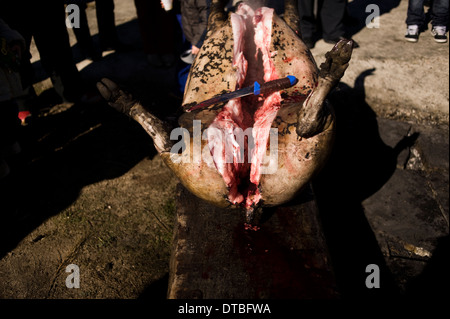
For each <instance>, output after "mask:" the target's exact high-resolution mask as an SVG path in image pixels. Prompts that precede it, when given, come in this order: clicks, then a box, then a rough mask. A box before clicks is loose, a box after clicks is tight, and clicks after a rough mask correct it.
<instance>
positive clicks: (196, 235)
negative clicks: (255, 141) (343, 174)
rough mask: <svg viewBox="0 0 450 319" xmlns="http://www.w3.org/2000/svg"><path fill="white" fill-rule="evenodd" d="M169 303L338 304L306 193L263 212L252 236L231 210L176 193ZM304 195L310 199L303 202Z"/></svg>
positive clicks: (181, 190)
mask: <svg viewBox="0 0 450 319" xmlns="http://www.w3.org/2000/svg"><path fill="white" fill-rule="evenodd" d="M177 191H178V196H177V212H176V221H175V227H174V242H173V250H172V256H171V262H170V276H169V288H168V298H170V299H202V298H204V299H229V298H233V299H235V298H243V299H260V298H262V299H265V298H302V299H303V298H306V299H314V298H321V299H323V298H336V297H337V296H338V294H337V289H336V285H335V280H334V276H333V272H332V269H331V266H330V261H329V254H328V250H327V247H326V243H325V239H324V236H323V232H322V227H321V225H320V222H319V220H318V216H317V215H318V213H317V208H316V205H315V201H314V198H313V196H312V195H311V194H312V193H311V192H310V191H309V192H308V191H307V192H304V194H306V196H302V198H299V199H298V200H297V201H296V202H295V203H290V204H289V205H284V206H279V207H276V208H270V209H265V210H264V212H263V214H262V216H261V222H260V225H259V226H260V229H259V230H257V231H253V230H245V228H244V217H243V214H240V213H239V211H237V210H232V209H220V208H217V207H214V206H211V205H210V204H208V203H206V202H204V201H202V200H200V199H198V198H197V197H195V196H193V195H192V194H190V193H189V192H188V191H187V190H186V189H185V188H184V187H183V186H181V185H180V186H179V187H178V188H177ZM308 195H309V196H308Z"/></svg>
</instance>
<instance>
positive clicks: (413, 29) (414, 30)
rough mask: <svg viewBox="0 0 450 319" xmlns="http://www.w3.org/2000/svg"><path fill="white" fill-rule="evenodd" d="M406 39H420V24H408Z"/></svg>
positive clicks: (409, 40)
mask: <svg viewBox="0 0 450 319" xmlns="http://www.w3.org/2000/svg"><path fill="white" fill-rule="evenodd" d="M405 40H406V41H408V42H417V41H419V26H418V25H415V24H413V25H408V28H407V29H406V34H405Z"/></svg>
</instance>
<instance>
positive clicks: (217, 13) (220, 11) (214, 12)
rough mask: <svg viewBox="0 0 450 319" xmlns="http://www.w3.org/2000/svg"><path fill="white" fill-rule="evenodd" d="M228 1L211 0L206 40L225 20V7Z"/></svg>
mask: <svg viewBox="0 0 450 319" xmlns="http://www.w3.org/2000/svg"><path fill="white" fill-rule="evenodd" d="M227 3H228V0H212V1H211V6H210V10H209V17H208V27H207V33H206V38H208V37H209V36H210V35H211V34H212V33H213V32H214V30H216V28H219V27H220V26H221V24H222V23H224V22H225V21H226V20H227V13H226V12H225V6H226V5H227Z"/></svg>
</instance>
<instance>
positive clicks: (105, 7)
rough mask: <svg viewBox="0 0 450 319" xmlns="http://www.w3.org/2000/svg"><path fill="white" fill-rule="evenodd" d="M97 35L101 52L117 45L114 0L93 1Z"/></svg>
mask: <svg viewBox="0 0 450 319" xmlns="http://www.w3.org/2000/svg"><path fill="white" fill-rule="evenodd" d="M95 10H96V14H97V23H98V34H99V37H100V47H101V49H102V51H105V50H106V49H109V48H113V49H116V47H117V46H118V45H119V37H118V36H117V30H116V22H115V16H114V0H95Z"/></svg>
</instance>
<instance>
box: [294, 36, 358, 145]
mask: <svg viewBox="0 0 450 319" xmlns="http://www.w3.org/2000/svg"><path fill="white" fill-rule="evenodd" d="M352 51H353V41H351V40H341V41H339V42H338V43H337V44H336V45H335V46H334V47H333V49H331V51H329V52H327V53H326V54H325V57H326V60H325V62H324V63H322V64H321V65H320V72H319V81H318V84H317V87H316V88H315V89H314V90H313V91H312V92H311V93H310V94H309V96H308V97H307V98H306V100H305V102H304V103H303V105H302V107H301V108H300V110H299V111H298V114H297V115H298V118H297V134H298V135H299V136H300V137H305V138H308V137H312V136H314V135H316V134H318V133H320V132H322V131H324V130H325V129H327V127H328V126H329V125H330V124H331V122H332V116H333V115H332V113H331V110H330V108H329V107H328V102H327V101H326V98H327V95H328V94H329V93H330V92H331V90H332V89H333V88H334V87H336V85H337V84H338V83H339V81H340V79H341V78H342V77H343V76H344V73H345V70H346V69H347V67H348V62H349V61H350V58H351V55H352Z"/></svg>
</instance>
